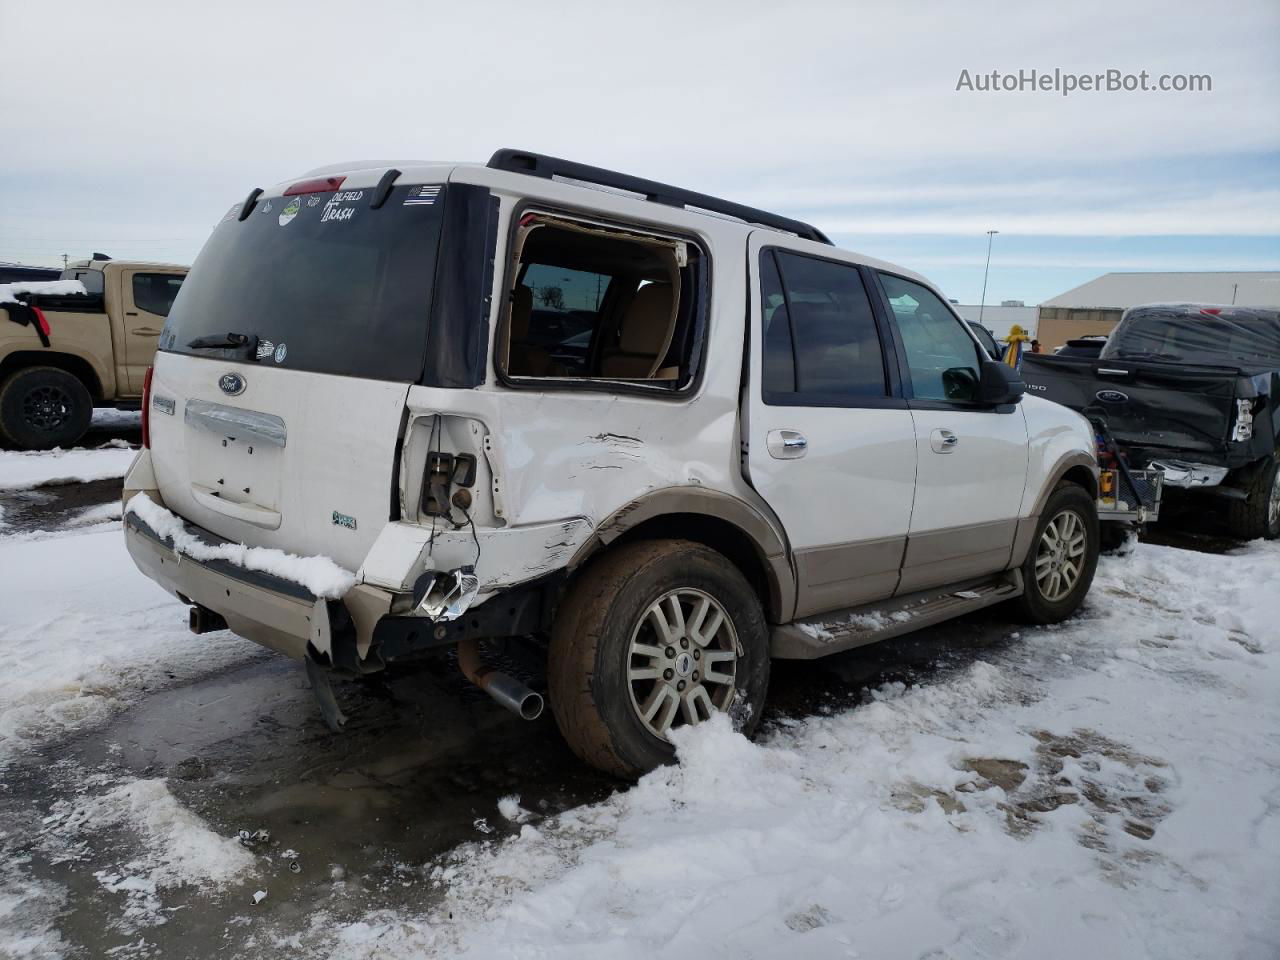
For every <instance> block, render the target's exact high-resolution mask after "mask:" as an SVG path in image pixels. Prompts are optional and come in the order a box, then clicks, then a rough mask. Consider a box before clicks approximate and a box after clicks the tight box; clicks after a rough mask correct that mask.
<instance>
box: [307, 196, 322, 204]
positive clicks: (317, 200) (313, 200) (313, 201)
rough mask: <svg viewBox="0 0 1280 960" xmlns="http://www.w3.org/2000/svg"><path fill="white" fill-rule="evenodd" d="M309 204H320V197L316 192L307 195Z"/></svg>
mask: <svg viewBox="0 0 1280 960" xmlns="http://www.w3.org/2000/svg"><path fill="white" fill-rule="evenodd" d="M307 206H308V207H318V206H320V198H319V197H317V196H316V195H315V194H314V193H313V194H311V196H309V197H307Z"/></svg>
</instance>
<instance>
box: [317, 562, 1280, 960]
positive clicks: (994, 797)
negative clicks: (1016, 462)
mask: <svg viewBox="0 0 1280 960" xmlns="http://www.w3.org/2000/svg"><path fill="white" fill-rule="evenodd" d="M1277 574H1280V544H1262V543H1258V544H1254V545H1252V546H1250V547H1248V548H1247V549H1245V550H1242V551H1240V552H1238V553H1237V554H1235V555H1231V556H1221V557H1215V556H1206V555H1202V554H1194V553H1187V552H1183V551H1178V550H1171V549H1166V548H1160V547H1152V546H1146V545H1143V546H1140V547H1139V548H1138V549H1137V550H1136V551H1135V553H1134V554H1133V555H1132V556H1131V557H1127V558H1118V559H1107V560H1104V562H1103V564H1102V566H1101V569H1100V573H1099V577H1098V580H1097V583H1096V585H1095V587H1094V592H1093V593H1092V594H1091V598H1090V602H1089V604H1088V606H1087V608H1086V610H1085V612H1084V613H1083V615H1082V616H1081V617H1080V618H1078V619H1077V620H1075V621H1073V622H1071V623H1069V624H1066V625H1062V626H1060V627H1056V628H1047V629H1036V630H1025V631H1022V634H1021V637H1020V638H1019V639H1015V640H1011V641H1009V642H1007V643H1005V644H1002V645H998V646H996V647H993V648H988V649H986V650H984V651H983V654H982V655H983V656H984V657H986V658H987V659H986V660H985V661H978V662H976V663H973V664H971V665H969V666H968V667H965V668H963V669H957V670H955V671H953V672H952V673H951V674H950V675H946V674H944V675H942V676H941V677H939V678H937V680H936V682H934V683H932V684H930V685H928V686H921V687H915V688H906V687H904V686H903V685H902V684H889V685H886V686H884V687H882V688H880V689H879V690H877V691H876V692H875V695H874V696H873V697H872V698H871V701H870V702H868V703H866V704H864V705H862V706H859V707H856V708H853V709H850V710H846V711H843V712H838V713H834V714H832V715H826V716H822V715H820V716H814V717H809V718H806V719H803V720H791V721H783V722H779V723H777V724H775V726H774V727H773V729H771V730H770V731H768V732H767V733H766V734H765V736H764V737H762V739H761V741H760V742H758V743H755V744H752V743H749V742H747V741H746V740H744V739H742V738H741V737H740V736H738V735H737V734H735V733H734V732H733V730H732V728H731V726H730V724H729V723H728V722H727V721H726V720H725V719H724V718H721V717H717V718H716V719H714V720H713V721H712V722H710V723H707V724H703V725H701V726H699V727H697V728H695V729H692V730H689V731H684V732H682V733H679V735H678V736H677V747H678V753H679V759H680V765H679V766H676V767H671V768H666V769H662V770H658V771H655V772H654V773H652V774H650V775H649V776H647V777H646V778H644V779H643V780H642V781H641V782H640V784H639V785H637V786H636V787H635V788H634V789H632V790H629V791H627V792H625V793H618V794H616V795H614V796H613V797H611V798H610V799H609V800H607V801H605V802H603V803H600V804H596V805H592V806H586V807H581V808H578V809H575V810H570V811H568V812H566V813H564V814H561V815H560V816H558V817H555V818H552V819H550V820H547V821H544V822H542V823H540V824H539V825H538V826H536V827H535V826H532V825H530V824H525V825H523V826H522V827H521V832H520V834H519V836H517V837H514V838H511V839H508V840H505V841H501V842H493V841H484V842H480V843H476V844H471V845H467V846H464V847H462V848H458V849H457V850H455V851H454V852H453V853H452V854H450V855H448V856H446V857H445V858H443V859H442V860H441V861H439V862H438V863H437V864H435V866H434V868H433V869H432V870H431V871H430V873H429V876H430V878H431V879H430V884H431V887H432V888H433V889H432V890H431V891H430V892H429V893H428V892H426V891H424V897H426V896H429V897H430V899H431V900H433V901H436V902H437V904H438V905H436V906H434V907H433V908H431V909H429V910H428V911H427V912H426V913H425V914H424V915H421V916H400V915H395V914H391V913H388V912H386V911H380V912H378V913H375V914H371V915H369V916H367V917H366V918H364V919H363V920H361V921H360V922H358V923H354V924H349V925H344V926H340V927H338V929H336V930H334V929H333V922H332V920H331V919H330V920H327V921H326V920H325V919H324V918H317V919H316V921H315V924H314V925H313V930H312V932H313V935H314V938H315V944H314V946H315V948H316V949H317V950H324V951H328V952H329V953H331V955H332V956H335V957H342V958H372V957H381V956H401V955H437V954H439V955H456V954H459V953H462V952H464V951H465V952H467V955H471V956H483V957H548V956H555V957H557V958H574V957H581V958H587V957H592V958H594V957H601V956H608V957H612V958H632V957H634V958H637V960H639V958H645V960H652V958H654V957H707V956H760V957H765V956H768V957H774V956H814V957H846V956H861V957H899V956H931V957H939V958H941V957H955V958H961V957H975V958H976V957H995V956H1006V957H1014V956H1039V957H1049V958H1056V957H1061V958H1077V957H1089V956H1099V957H1103V956H1105V957H1133V958H1161V960H1167V958H1184V957H1185V958H1191V957H1205V956H1222V957H1226V956H1244V957H1259V958H1260V957H1270V956H1275V955H1277V953H1278V952H1280V921H1278V920H1277V918H1280V803H1277V801H1276V798H1277V797H1280V768H1278V767H1277V765H1276V762H1275V760H1276V758H1277V757H1280V591H1278V590H1276V589H1275V588H1274V584H1275V583H1276V580H1277ZM503 807H505V808H506V809H504V810H502V812H503V813H504V815H505V814H508V813H511V812H514V810H512V809H511V808H512V807H518V804H517V803H514V802H513V803H504V804H503Z"/></svg>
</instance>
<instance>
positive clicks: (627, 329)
mask: <svg viewBox="0 0 1280 960" xmlns="http://www.w3.org/2000/svg"><path fill="white" fill-rule="evenodd" d="M671 306H672V301H671V284H669V283H646V284H645V285H644V286H643V287H641V288H640V289H639V290H637V291H636V295H635V299H633V300H632V301H631V305H630V306H629V307H627V312H626V315H625V316H623V318H622V329H621V331H620V332H619V333H620V335H619V338H618V347H619V349H621V350H622V351H624V352H626V353H644V354H656V353H657V352H658V351H659V350H661V349H662V348H663V346H664V345H665V344H666V342H667V337H668V334H669V332H670V327H671Z"/></svg>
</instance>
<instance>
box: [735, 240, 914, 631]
mask: <svg viewBox="0 0 1280 960" xmlns="http://www.w3.org/2000/svg"><path fill="white" fill-rule="evenodd" d="M815 247H817V245H816V244H810V243H807V242H806V241H801V240H795V241H790V240H788V239H783V238H780V237H779V235H778V234H777V233H774V232H771V231H758V232H756V233H754V234H752V237H751V242H750V244H749V248H748V249H749V256H750V263H749V271H750V275H751V291H752V296H751V333H750V351H749V352H750V359H749V376H748V381H749V382H748V391H747V392H748V396H747V397H746V398H745V399H744V417H745V419H746V422H747V437H748V451H747V471H748V478H749V479H750V482H751V484H752V486H753V487H754V488H755V489H756V490H757V491H758V492H759V493H760V495H761V496H762V497H764V499H765V500H766V501H767V502H768V503H769V505H770V506H771V507H772V508H773V510H774V512H775V513H776V514H777V515H778V517H779V518H780V519H781V520H782V523H783V525H784V527H785V528H786V532H787V537H788V539H789V540H790V544H791V548H792V550H793V553H794V557H795V564H796V574H797V587H798V591H797V609H796V614H795V615H796V616H798V617H803V616H809V615H812V614H817V613H822V612H825V611H828V610H835V609H839V608H842V607H849V606H853V605H855V604H859V603H865V602H869V601H872V600H878V599H882V598H885V597H888V596H891V595H892V594H893V592H894V589H895V587H896V586H897V581H898V575H899V569H900V565H901V560H902V555H903V550H904V546H905V543H906V535H907V530H908V526H909V523H910V518H911V503H912V497H913V492H914V487H915V470H916V443H915V433H914V430H913V427H912V419H911V411H910V410H909V409H908V408H907V404H906V401H905V400H904V399H903V398H902V397H901V396H900V393H899V390H898V382H897V365H896V359H895V355H894V352H893V344H892V340H891V338H890V337H889V336H888V330H887V324H886V323H885V322H884V318H883V316H882V315H881V316H879V317H878V316H877V313H876V311H875V310H873V309H872V300H871V297H872V295H873V291H871V290H869V289H868V287H867V283H866V281H867V277H866V276H864V274H863V271H862V270H860V268H859V267H858V265H857V264H855V263H852V262H848V261H844V260H842V259H841V258H840V254H839V253H838V252H837V251H834V250H831V249H830V248H826V249H822V252H821V254H817V253H815V252H812V248H815Z"/></svg>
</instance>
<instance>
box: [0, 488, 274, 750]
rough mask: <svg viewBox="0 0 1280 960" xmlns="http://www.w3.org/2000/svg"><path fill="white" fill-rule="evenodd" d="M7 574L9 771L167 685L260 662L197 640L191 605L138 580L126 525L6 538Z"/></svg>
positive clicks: (0, 676)
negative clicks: (188, 611)
mask: <svg viewBox="0 0 1280 960" xmlns="http://www.w3.org/2000/svg"><path fill="white" fill-rule="evenodd" d="M92 511H97V513H98V514H100V515H103V516H110V515H112V514H113V513H114V515H115V516H119V507H118V506H116V505H114V504H111V505H106V506H105V507H104V508H92ZM86 512H87V513H90V516H91V517H92V516H95V514H94V513H93V512H91V511H86ZM0 570H2V571H4V574H3V577H2V578H0V651H2V652H3V655H4V660H5V664H6V666H5V669H3V670H0V769H2V768H3V763H4V759H5V757H6V756H10V755H12V754H13V753H14V752H15V751H19V750H22V749H23V747H24V745H26V744H32V743H42V742H45V741H47V740H49V739H51V738H52V737H55V736H61V735H63V734H65V733H66V732H68V731H74V730H78V729H84V728H87V727H90V726H93V725H95V724H98V723H101V722H102V721H103V720H104V719H106V718H107V717H108V716H110V715H111V714H112V713H113V712H115V711H116V710H118V709H120V708H121V707H123V706H125V705H127V704H128V703H129V702H131V701H133V700H136V699H137V698H139V697H141V696H145V695H146V692H147V691H148V690H151V689H155V688H156V687H157V686H159V685H160V684H162V683H163V684H168V683H173V682H175V681H176V680H179V679H180V678H185V679H189V678H192V677H195V676H199V675H200V674H202V673H205V672H208V671H210V670H214V669H219V668H221V667H223V666H225V665H226V664H228V663H231V662H235V660H236V659H237V658H240V659H247V658H249V657H252V656H257V655H259V652H258V648H257V647H255V646H254V645H252V644H249V643H247V642H246V641H243V640H240V639H238V638H236V637H234V636H233V635H232V634H230V633H219V634H211V635H208V636H205V637H201V638H200V639H199V640H198V641H197V640H196V638H194V637H192V635H191V634H190V633H189V632H188V630H187V629H186V626H185V622H184V619H185V609H184V607H183V606H182V604H180V603H179V602H178V601H177V600H175V599H174V598H173V597H171V596H169V595H168V594H167V593H165V592H164V591H163V590H161V589H160V588H159V587H158V586H156V585H155V584H154V583H152V582H151V581H150V580H148V579H147V578H146V577H144V576H142V575H141V574H140V573H138V570H137V568H136V567H135V566H134V565H133V561H132V560H131V559H130V558H129V554H128V551H127V550H126V549H125V545H124V536H123V534H122V532H121V524H120V523H119V522H118V521H109V520H108V521H103V522H95V523H92V524H91V525H89V526H85V527H82V528H75V527H73V528H72V529H71V530H67V531H65V532H62V533H48V534H39V533H25V534H13V535H10V536H0Z"/></svg>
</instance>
